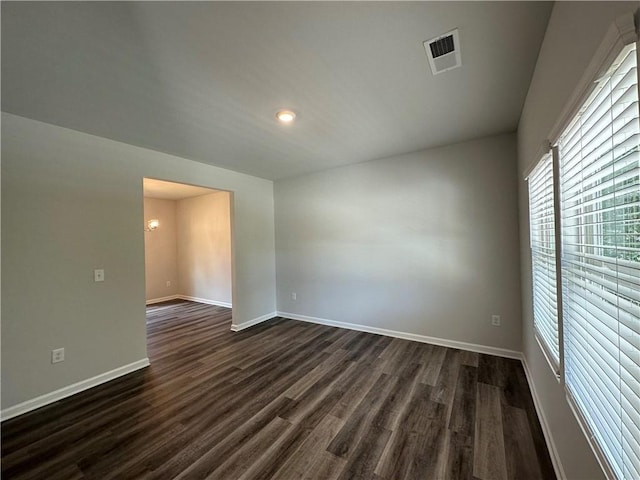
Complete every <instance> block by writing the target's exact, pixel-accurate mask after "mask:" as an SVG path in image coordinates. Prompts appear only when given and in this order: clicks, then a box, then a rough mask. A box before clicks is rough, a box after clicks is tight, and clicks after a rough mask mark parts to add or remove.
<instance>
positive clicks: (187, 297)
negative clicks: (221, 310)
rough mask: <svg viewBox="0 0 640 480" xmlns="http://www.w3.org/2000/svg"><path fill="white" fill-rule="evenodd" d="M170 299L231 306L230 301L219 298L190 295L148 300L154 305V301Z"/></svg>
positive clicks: (148, 303) (149, 303)
mask: <svg viewBox="0 0 640 480" xmlns="http://www.w3.org/2000/svg"><path fill="white" fill-rule="evenodd" d="M169 300H189V301H191V302H198V303H205V304H207V305H216V306H218V307H227V308H231V304H230V303H229V302H220V301H218V300H209V299H208V298H200V297H191V296H189V295H180V294H177V295H169V296H167V297H160V298H151V299H149V300H147V301H146V304H147V305H153V304H154V303H160V302H168V301H169Z"/></svg>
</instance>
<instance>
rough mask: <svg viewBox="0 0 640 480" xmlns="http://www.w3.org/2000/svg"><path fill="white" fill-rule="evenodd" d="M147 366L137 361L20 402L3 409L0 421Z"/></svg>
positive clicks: (145, 361) (147, 362) (145, 362)
mask: <svg viewBox="0 0 640 480" xmlns="http://www.w3.org/2000/svg"><path fill="white" fill-rule="evenodd" d="M147 366H149V359H148V358H143V359H142V360H138V361H137V362H133V363H130V364H128V365H123V366H122V367H118V368H116V369H114V370H111V371H109V372H105V373H101V374H100V375H96V376H95V377H91V378H88V379H86V380H82V381H81V382H77V383H74V384H73V385H69V386H67V387H63V388H61V389H59V390H55V391H53V392H50V393H47V394H45V395H41V396H39V397H36V398H32V399H31V400H27V401H26V402H22V403H19V404H17V405H14V406H12V407H9V408H5V409H3V410H2V411H1V412H0V419H2V421H5V420H8V419H10V418H13V417H17V416H18V415H22V414H24V413H27V412H30V411H32V410H35V409H36V408H40V407H44V406H45V405H49V404H50V403H54V402H57V401H59V400H62V399H63V398H67V397H70V396H71V395H75V394H76V393H80V392H83V391H84V390H88V389H90V388H92V387H95V386H98V385H101V384H103V383H106V382H108V381H109V380H113V379H115V378H118V377H121V376H123V375H126V374H127V373H131V372H135V371H136V370H140V369H141V368H145V367H147Z"/></svg>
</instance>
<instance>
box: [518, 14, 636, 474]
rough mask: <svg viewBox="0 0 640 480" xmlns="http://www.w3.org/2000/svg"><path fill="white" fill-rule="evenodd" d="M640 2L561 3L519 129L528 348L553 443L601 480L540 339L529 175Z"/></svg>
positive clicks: (574, 468) (578, 468)
mask: <svg viewBox="0 0 640 480" xmlns="http://www.w3.org/2000/svg"><path fill="white" fill-rule="evenodd" d="M638 5H639V4H638V2H556V4H555V6H554V9H553V12H552V14H551V19H550V21H549V26H548V27H547V32H546V35H545V39H544V42H543V44H542V49H541V51H540V55H539V57H538V62H537V65H536V69H535V73H534V75H533V79H532V82H531V86H530V88H529V93H528V95H527V99H526V102H525V106H524V110H523V112H522V117H521V119H520V125H519V128H518V160H519V162H518V163H519V177H518V185H519V191H520V242H521V243H520V260H521V264H522V298H523V313H522V315H523V317H522V318H523V351H524V356H525V359H526V362H527V365H528V368H529V372H530V375H531V381H532V387H533V389H534V390H535V392H536V395H537V397H538V399H539V401H540V406H541V407H542V410H543V417H544V418H545V419H546V423H547V425H548V427H549V431H550V432H551V435H552V444H553V445H555V448H556V449H557V452H558V457H559V459H560V462H561V468H562V469H563V470H564V473H565V475H566V478H568V479H576V480H577V479H590V480H597V479H602V478H604V475H603V473H602V471H601V469H600V467H599V465H598V463H597V461H596V458H595V456H594V454H593V453H592V451H591V449H590V447H589V445H588V444H587V441H586V439H585V436H584V434H583V433H582V431H581V430H580V427H579V426H578V423H577V422H576V420H575V417H574V415H573V413H572V412H571V410H570V408H569V406H568V404H567V401H566V398H565V393H564V388H563V387H562V386H561V385H560V383H559V382H558V381H557V380H556V378H555V375H554V374H553V373H552V371H551V368H550V367H549V365H548V364H547V362H546V360H545V358H544V357H543V355H542V352H541V350H540V347H539V346H538V344H537V342H536V340H535V336H534V330H533V313H532V311H533V310H532V298H531V295H532V294H531V291H532V287H531V256H530V250H529V223H528V222H529V214H528V194H527V184H526V182H525V181H524V179H523V177H524V172H525V170H526V169H527V168H528V166H529V165H530V164H531V162H533V161H535V157H536V155H537V152H538V150H539V148H540V146H541V144H542V142H543V141H545V140H546V139H547V138H548V136H549V134H550V132H551V129H552V128H553V127H554V125H555V123H556V122H557V121H558V120H559V119H560V115H561V112H562V110H563V108H564V107H565V104H566V103H567V101H568V100H569V98H570V97H571V95H572V93H573V91H574V90H575V89H576V88H577V86H578V83H579V81H580V78H581V77H582V75H583V74H584V72H585V70H586V68H587V66H588V64H589V62H590V61H591V59H592V57H593V55H594V54H595V52H596V49H597V48H598V46H599V44H600V42H601V41H602V40H603V37H604V35H605V33H606V31H607V29H608V28H609V26H610V25H611V22H612V21H613V20H614V19H615V18H616V17H617V16H619V15H621V14H623V13H625V12H633V11H634V10H635V9H636V8H638Z"/></svg>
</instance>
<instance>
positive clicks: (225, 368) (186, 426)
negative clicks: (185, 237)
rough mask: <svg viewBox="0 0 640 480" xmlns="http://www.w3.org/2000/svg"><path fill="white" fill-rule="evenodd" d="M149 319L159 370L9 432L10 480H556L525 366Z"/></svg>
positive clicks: (220, 322)
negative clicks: (534, 479)
mask: <svg viewBox="0 0 640 480" xmlns="http://www.w3.org/2000/svg"><path fill="white" fill-rule="evenodd" d="M230 323H231V311H230V310H229V309H226V308H223V307H217V306H213V305H204V304H199V303H195V302H188V301H182V300H177V301H170V302H165V303H161V304H156V305H152V306H149V307H148V308H147V335H148V336H147V341H148V354H149V358H150V361H151V366H150V367H148V368H146V369H144V370H141V371H137V372H133V373H131V374H129V375H126V376H124V377H121V378H118V379H116V380H113V381H111V382H108V383H106V384H104V385H100V386H98V387H95V388H92V389H90V390H87V391H85V392H81V393H79V394H77V395H74V396H72V397H70V398H67V399H64V400H62V401H60V402H56V403H55V404H52V405H49V406H46V407H44V408H41V409H39V410H36V411H34V412H31V413H28V414H25V415H22V416H20V417H17V418H14V419H11V420H7V421H5V422H3V424H2V432H1V433H2V478H3V479H34V480H35V479H37V480H40V479H45V478H46V479H47V480H57V479H61V480H69V479H71V480H81V479H84V480H128V479H132V480H133V479H135V480H141V479H144V480H168V479H175V478H182V479H199V478H215V479H222V480H226V479H242V480H268V479H274V478H276V479H281V480H294V479H306V480H336V479H347V478H348V479H358V478H359V479H367V480H400V479H407V480H414V479H451V480H453V479H456V480H457V479H467V478H468V479H472V480H489V479H491V480H493V479H497V480H500V479H502V478H509V479H516V478H518V479H527V478H531V479H533V478H537V476H540V478H543V479H545V480H546V479H551V480H553V479H554V478H555V476H554V472H553V466H552V464H551V461H550V457H549V454H548V451H547V449H546V445H545V442H544V436H543V435H542V430H541V428H540V424H539V422H538V419H537V416H536V412H535V408H534V405H533V400H532V398H531V395H530V392H529V388H528V384H527V381H526V377H525V375H524V370H523V369H522V366H521V364H520V362H518V361H514V360H509V359H502V358H497V357H491V356H489V355H483V354H477V353H474V352H464V351H460V350H455V349H448V348H445V347H441V346H436V345H429V344H422V343H416V342H411V341H408V340H403V339H397V338H391V337H385V336H381V335H374V334H369V333H365V332H356V331H351V330H344V329H340V328H336V327H327V326H323V325H317V324H311V323H304V322H298V321H294V320H288V319H284V318H280V317H277V318H274V319H272V320H270V321H268V322H263V323H261V324H259V325H256V326H254V327H252V328H250V329H246V330H243V331H242V332H237V333H233V332H231V331H230V329H229V327H230Z"/></svg>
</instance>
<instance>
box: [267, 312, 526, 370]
mask: <svg viewBox="0 0 640 480" xmlns="http://www.w3.org/2000/svg"><path fill="white" fill-rule="evenodd" d="M277 315H278V316H279V317H284V318H290V319H292V320H301V321H303V322H310V323H318V324H320V325H328V326H330V327H340V328H347V329H349V330H357V331H359V332H368V333H377V334H378V335H386V336H387V337H395V338H402V339H404V340H413V341H414V342H422V343H431V344H433V345H440V346H442V347H449V348H458V349H460V350H468V351H470V352H478V353H486V354H488V355H496V356H498V357H506V358H515V359H516V360H520V359H521V358H522V353H520V352H517V351H515V350H508V349H506V348H498V347H489V346H486V345H477V344H475V343H467V342H459V341H457V340H448V339H445V338H438V337H428V336H426V335H418V334H417V333H407V332H398V331H396V330H388V329H386V328H378V327H370V326H368V325H361V324H357V323H346V322H337V321H335V320H327V319H325V318H317V317H309V316H307V315H298V314H297V313H288V312H277Z"/></svg>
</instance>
